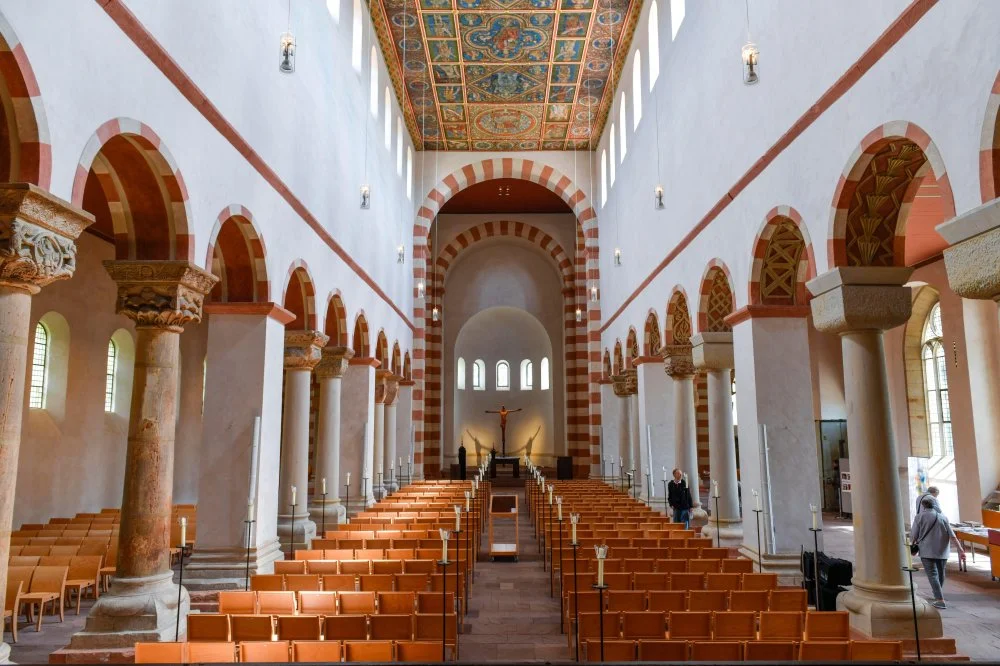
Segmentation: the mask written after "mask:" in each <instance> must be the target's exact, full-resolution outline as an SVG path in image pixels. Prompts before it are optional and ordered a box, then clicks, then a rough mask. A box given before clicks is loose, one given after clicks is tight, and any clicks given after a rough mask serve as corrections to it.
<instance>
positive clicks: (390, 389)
mask: <svg viewBox="0 0 1000 666" xmlns="http://www.w3.org/2000/svg"><path fill="white" fill-rule="evenodd" d="M402 379H403V378H402V377H400V376H399V375H394V374H391V373H390V374H389V376H388V377H386V378H385V404H386V405H391V404H393V403H394V402H396V398H397V397H399V382H400V381H401V380H402Z"/></svg>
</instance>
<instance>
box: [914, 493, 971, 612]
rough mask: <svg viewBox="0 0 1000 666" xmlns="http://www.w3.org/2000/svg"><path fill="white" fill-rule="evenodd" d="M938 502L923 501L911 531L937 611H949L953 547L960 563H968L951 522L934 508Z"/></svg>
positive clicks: (930, 499)
mask: <svg viewBox="0 0 1000 666" xmlns="http://www.w3.org/2000/svg"><path fill="white" fill-rule="evenodd" d="M934 504H935V500H934V499H933V498H931V497H924V498H923V499H922V500H921V501H920V508H921V511H920V513H919V514H917V516H916V517H915V518H914V519H913V526H912V527H911V528H910V542H911V543H913V544H916V546H917V548H918V549H919V553H920V562H921V563H922V564H923V565H924V571H925V572H926V573H927V580H928V581H930V584H931V592H932V593H933V594H934V600H933V601H932V602H931V605H932V606H934V607H935V608H947V606H946V605H945V602H944V591H943V589H942V588H943V587H944V571H945V564H947V563H948V557H949V556H950V555H951V544H952V543H954V544H955V546H956V547H957V548H958V559H959V560H964V559H965V548H963V547H962V542H961V541H959V540H958V539H957V538H956V537H955V531H954V530H952V529H951V524H950V523H949V522H948V518H947V517H945V515H944V514H943V513H941V512H940V511H939V510H937V509H935V508H934Z"/></svg>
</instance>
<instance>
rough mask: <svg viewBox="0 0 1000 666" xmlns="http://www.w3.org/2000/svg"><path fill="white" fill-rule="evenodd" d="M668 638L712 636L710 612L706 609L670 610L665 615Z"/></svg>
mask: <svg viewBox="0 0 1000 666" xmlns="http://www.w3.org/2000/svg"><path fill="white" fill-rule="evenodd" d="M667 626H668V627H669V629H670V638H674V639H676V638H684V639H692V638H696V639H697V638H703V639H706V640H707V639H710V638H711V637H712V614H711V613H709V612H707V611H679V612H678V611H671V612H670V613H669V614H668V615H667Z"/></svg>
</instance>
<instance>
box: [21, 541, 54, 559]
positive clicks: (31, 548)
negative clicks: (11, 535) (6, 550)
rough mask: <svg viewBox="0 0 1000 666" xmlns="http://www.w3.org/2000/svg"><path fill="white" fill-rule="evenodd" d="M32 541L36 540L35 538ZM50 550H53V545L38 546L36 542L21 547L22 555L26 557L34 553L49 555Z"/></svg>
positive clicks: (37, 555)
mask: <svg viewBox="0 0 1000 666" xmlns="http://www.w3.org/2000/svg"><path fill="white" fill-rule="evenodd" d="M32 541H34V539H32ZM50 550H52V546H37V545H35V544H31V545H28V546H25V547H24V548H22V549H21V555H22V556H24V557H28V556H32V555H34V556H35V557H41V556H42V555H48V554H49V551H50Z"/></svg>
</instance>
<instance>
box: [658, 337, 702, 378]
mask: <svg viewBox="0 0 1000 666" xmlns="http://www.w3.org/2000/svg"><path fill="white" fill-rule="evenodd" d="M663 371H664V372H666V373H667V375H669V376H670V377H672V378H673V379H683V378H685V377H693V376H694V373H695V367H694V359H693V358H692V356H691V345H690V344H686V345H664V346H663Z"/></svg>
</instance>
